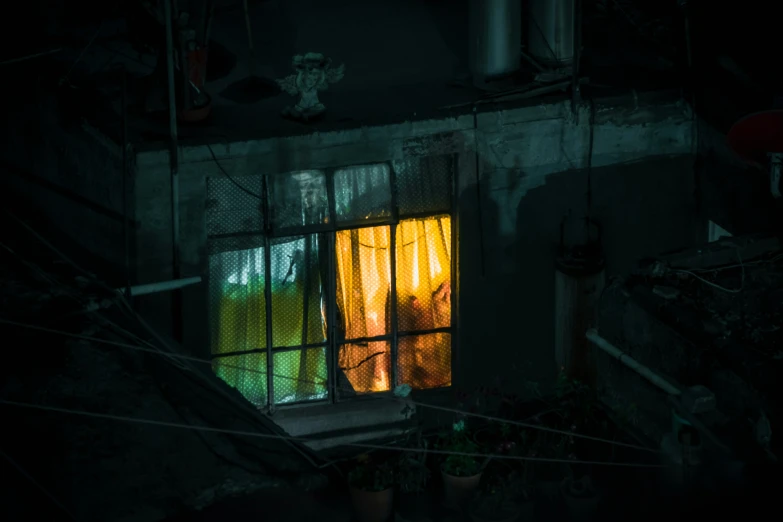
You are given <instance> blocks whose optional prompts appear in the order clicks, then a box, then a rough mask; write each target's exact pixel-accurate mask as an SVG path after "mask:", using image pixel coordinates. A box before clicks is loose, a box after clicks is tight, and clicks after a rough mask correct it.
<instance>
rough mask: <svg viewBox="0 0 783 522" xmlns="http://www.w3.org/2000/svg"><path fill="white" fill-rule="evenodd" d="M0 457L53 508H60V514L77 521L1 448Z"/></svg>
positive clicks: (63, 505)
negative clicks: (51, 504)
mask: <svg viewBox="0 0 783 522" xmlns="http://www.w3.org/2000/svg"><path fill="white" fill-rule="evenodd" d="M0 457H3V458H4V459H5V460H7V461H8V463H9V464H11V466H13V467H14V468H16V471H18V472H19V473H20V474H21V475H22V476H23V477H24V478H26V479H27V480H28V481H29V482H30V483H31V484H32V485H34V486H35V487H36V488H38V489H39V490H40V491H41V493H43V494H44V495H45V496H46V498H48V499H49V500H51V501H52V503H53V504H54V505H55V506H57V507H58V508H60V510H62V512H63V513H65V514H66V515H68V518H70V519H71V520H74V521H78V520H79V519H78V518H76V516H74V514H73V513H71V511H70V510H69V509H68V508H67V507H65V504H63V503H62V502H60V501H59V500H58V499H57V497H55V496H54V495H53V494H52V493H51V492H50V491H49V490H48V489H46V488H45V487H44V486H43V484H41V483H40V482H38V481H37V480H36V479H35V477H33V476H32V475H31V474H30V473H29V472H28V471H27V470H26V469H24V468H23V467H22V466H21V465H20V464H19V463H18V462H16V461H15V460H14V459H13V458H11V456H10V455H9V454H8V453H6V452H5V451H3V449H2V448H0Z"/></svg>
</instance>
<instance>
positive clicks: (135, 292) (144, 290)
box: [128, 276, 201, 297]
mask: <svg viewBox="0 0 783 522" xmlns="http://www.w3.org/2000/svg"><path fill="white" fill-rule="evenodd" d="M200 282H201V276H196V277H186V278H185V279H173V280H171V281H160V282H158V283H147V284H143V285H136V286H131V287H129V288H128V293H129V294H130V295H131V297H136V296H139V295H147V294H157V293H159V292H168V291H170V290H179V289H180V288H182V287H184V286H189V285H195V284H197V283H200Z"/></svg>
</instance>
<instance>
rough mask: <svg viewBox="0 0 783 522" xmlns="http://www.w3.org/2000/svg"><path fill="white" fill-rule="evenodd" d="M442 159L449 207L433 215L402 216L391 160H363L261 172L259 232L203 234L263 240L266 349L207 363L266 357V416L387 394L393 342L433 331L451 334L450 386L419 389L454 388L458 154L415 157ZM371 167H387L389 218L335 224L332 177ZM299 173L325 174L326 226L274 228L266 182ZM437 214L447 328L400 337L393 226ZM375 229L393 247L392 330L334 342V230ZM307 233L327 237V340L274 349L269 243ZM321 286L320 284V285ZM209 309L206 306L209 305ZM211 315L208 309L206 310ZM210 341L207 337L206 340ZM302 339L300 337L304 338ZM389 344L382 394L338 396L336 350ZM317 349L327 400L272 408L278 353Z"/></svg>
mask: <svg viewBox="0 0 783 522" xmlns="http://www.w3.org/2000/svg"><path fill="white" fill-rule="evenodd" d="M438 156H441V157H446V158H447V161H448V166H447V168H448V169H449V176H450V180H449V181H450V183H449V189H450V190H451V194H450V198H449V203H450V204H449V208H448V209H443V210H434V211H427V212H417V213H407V214H404V215H401V213H400V211H399V205H398V185H397V172H396V169H395V168H394V165H393V162H392V161H390V160H387V161H375V162H363V163H359V164H348V165H341V166H332V167H328V168H312V169H299V170H297V171H292V172H285V173H264V174H260V176H261V186H262V191H261V195H260V196H261V199H262V201H261V209H262V212H263V216H262V223H263V229H262V230H259V231H255V232H252V233H251V232H239V233H228V234H218V235H214V236H208V237H207V240H208V241H210V240H214V239H221V238H224V237H239V236H261V238H262V246H263V250H264V253H263V255H264V306H265V312H266V313H265V316H266V324H265V330H266V331H265V338H266V347H265V348H257V349H251V350H238V351H235V352H228V353H221V354H211V350H210V354H211V359H212V360H215V359H219V358H228V357H234V356H241V355H246V354H251V353H263V354H266V405H265V410H266V411H267V412H268V413H273V412H274V411H275V410H277V409H288V408H296V407H307V406H317V405H321V406H323V405H324V404H337V403H345V402H355V401H362V400H369V399H374V398H379V397H384V396H388V395H391V394H392V393H393V390H394V387H395V386H396V385H397V380H398V370H397V361H398V344H399V340H400V338H401V337H413V336H417V335H426V334H438V333H448V334H450V349H451V362H450V366H451V367H450V371H451V382H452V384H451V385H450V386H447V387H440V388H433V389H428V390H422V391H437V390H444V389H449V388H451V387H453V386H454V384H453V382H454V375H455V368H454V362H455V360H456V353H455V352H456V350H457V345H458V343H457V332H458V320H457V310H458V294H457V290H458V285H457V277H458V275H457V274H458V273H457V266H458V263H457V257H458V251H457V244H458V240H457V236H458V233H457V197H458V190H457V188H458V172H459V168H458V167H459V155H458V154H455V153H446V154H436V155H431V156H418V158H419V159H421V160H422V161H424V160H425V159H426V158H427V157H438ZM372 165H386V166H387V167H388V169H389V184H390V192H391V194H390V205H391V212H390V215H389V216H388V217H380V218H374V219H367V220H361V221H357V220H353V221H344V222H339V221H338V220H337V211H336V199H335V173H336V172H337V171H339V170H343V169H350V168H357V167H367V166H372ZM304 171H319V172H322V173H323V174H324V176H325V180H326V190H327V201H328V212H329V223H327V224H309V225H302V226H289V227H275V224H274V222H273V220H272V219H271V217H272V212H271V206H272V204H273V202H272V201H271V199H270V198H271V190H270V183H271V179H272V177H274V176H286V175H290V174H295V173H296V172H304ZM437 216H448V217H449V218H450V220H451V237H450V248H451V256H450V257H451V259H450V266H449V270H450V277H449V281H450V285H451V296H452V298H451V310H450V312H451V324H450V326H447V327H440V328H433V329H427V330H421V331H409V332H408V331H406V332H403V333H400V332H399V324H398V317H397V316H398V306H397V302H398V300H397V259H396V258H397V254H396V250H397V249H396V247H395V246H396V244H397V243H396V241H397V227H398V226H399V224H400V222H401V221H404V220H407V219H424V218H434V217H437ZM380 226H388V227H389V244H390V245H392V246H393V247H392V248H390V249H389V250H390V253H389V264H390V271H391V278H390V279H391V280H390V298H391V300H392V303H395V305H394V306H391V310H390V313H391V318H390V319H391V331H390V332H389V333H387V334H385V335H382V336H373V337H367V338H361V339H341V340H339V341H338V339H337V335H336V333H337V308H338V305H337V299H336V291H337V270H336V236H337V233H338V232H339V231H343V230H358V229H362V228H370V227H380ZM312 234H319V235H321V236H322V237H325V238H326V242H327V248H326V252H327V257H328V259H327V261H326V262H327V271H328V274H329V276H328V281H326V286H327V288H326V293H327V296H328V298H327V299H326V316H327V334H326V340H325V341H323V342H320V343H311V344H302V345H298V346H285V347H282V346H281V347H275V346H274V342H273V330H272V313H273V312H272V285H271V284H270V282H271V281H272V260H271V257H272V251H271V250H272V246H273V244H274V240H276V239H283V238H289V237H295V236H307V235H312ZM322 284H323V283H322ZM208 306H211V305H208ZM209 313H211V311H210V312H209ZM209 324H210V328H211V321H210V322H209ZM210 338H211V336H210ZM303 340H304V339H303ZM365 340H366V341H389V342H390V352H391V353H390V355H391V372H390V373H391V375H390V379H391V386H390V390H388V391H383V392H373V393H357V394H356V395H355V396H350V397H345V396H341V394H340V392H339V390H338V389H337V386H338V384H337V383H338V368H339V364H338V357H339V350H340V346H341V345H343V344H349V343H356V342H358V341H365ZM316 348H325V350H326V369H327V383H326V387H327V393H326V398H324V399H307V400H302V401H294V402H286V403H282V404H275V398H274V377H275V370H274V358H275V357H274V356H275V354H277V353H285V352H291V351H301V350H308V349H316Z"/></svg>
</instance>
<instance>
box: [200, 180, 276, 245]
mask: <svg viewBox="0 0 783 522" xmlns="http://www.w3.org/2000/svg"><path fill="white" fill-rule="evenodd" d="M235 181H236V183H233V182H232V181H231V180H230V179H228V178H226V177H216V178H207V206H206V221H207V235H208V236H219V235H221V234H234V233H238V232H261V231H262V230H263V229H264V214H263V208H262V199H261V197H262V196H261V186H262V185H261V183H262V177H261V176H244V177H238V178H237V179H236V180H235ZM237 185H241V186H242V188H244V189H245V190H246V191H245V190H242V189H241V188H239V187H238V186H237Z"/></svg>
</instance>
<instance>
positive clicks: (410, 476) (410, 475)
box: [395, 440, 430, 493]
mask: <svg viewBox="0 0 783 522" xmlns="http://www.w3.org/2000/svg"><path fill="white" fill-rule="evenodd" d="M421 444H422V446H421V447H420V449H421V451H419V452H416V451H410V452H409V451H403V452H400V456H399V458H398V459H397V465H396V467H395V468H396V469H395V475H396V477H395V478H396V482H397V486H398V487H399V489H400V492H401V493H422V492H423V491H424V489H425V488H426V487H427V481H428V480H429V478H430V470H429V468H427V453H426V452H427V447H426V441H423V440H422V441H421Z"/></svg>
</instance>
